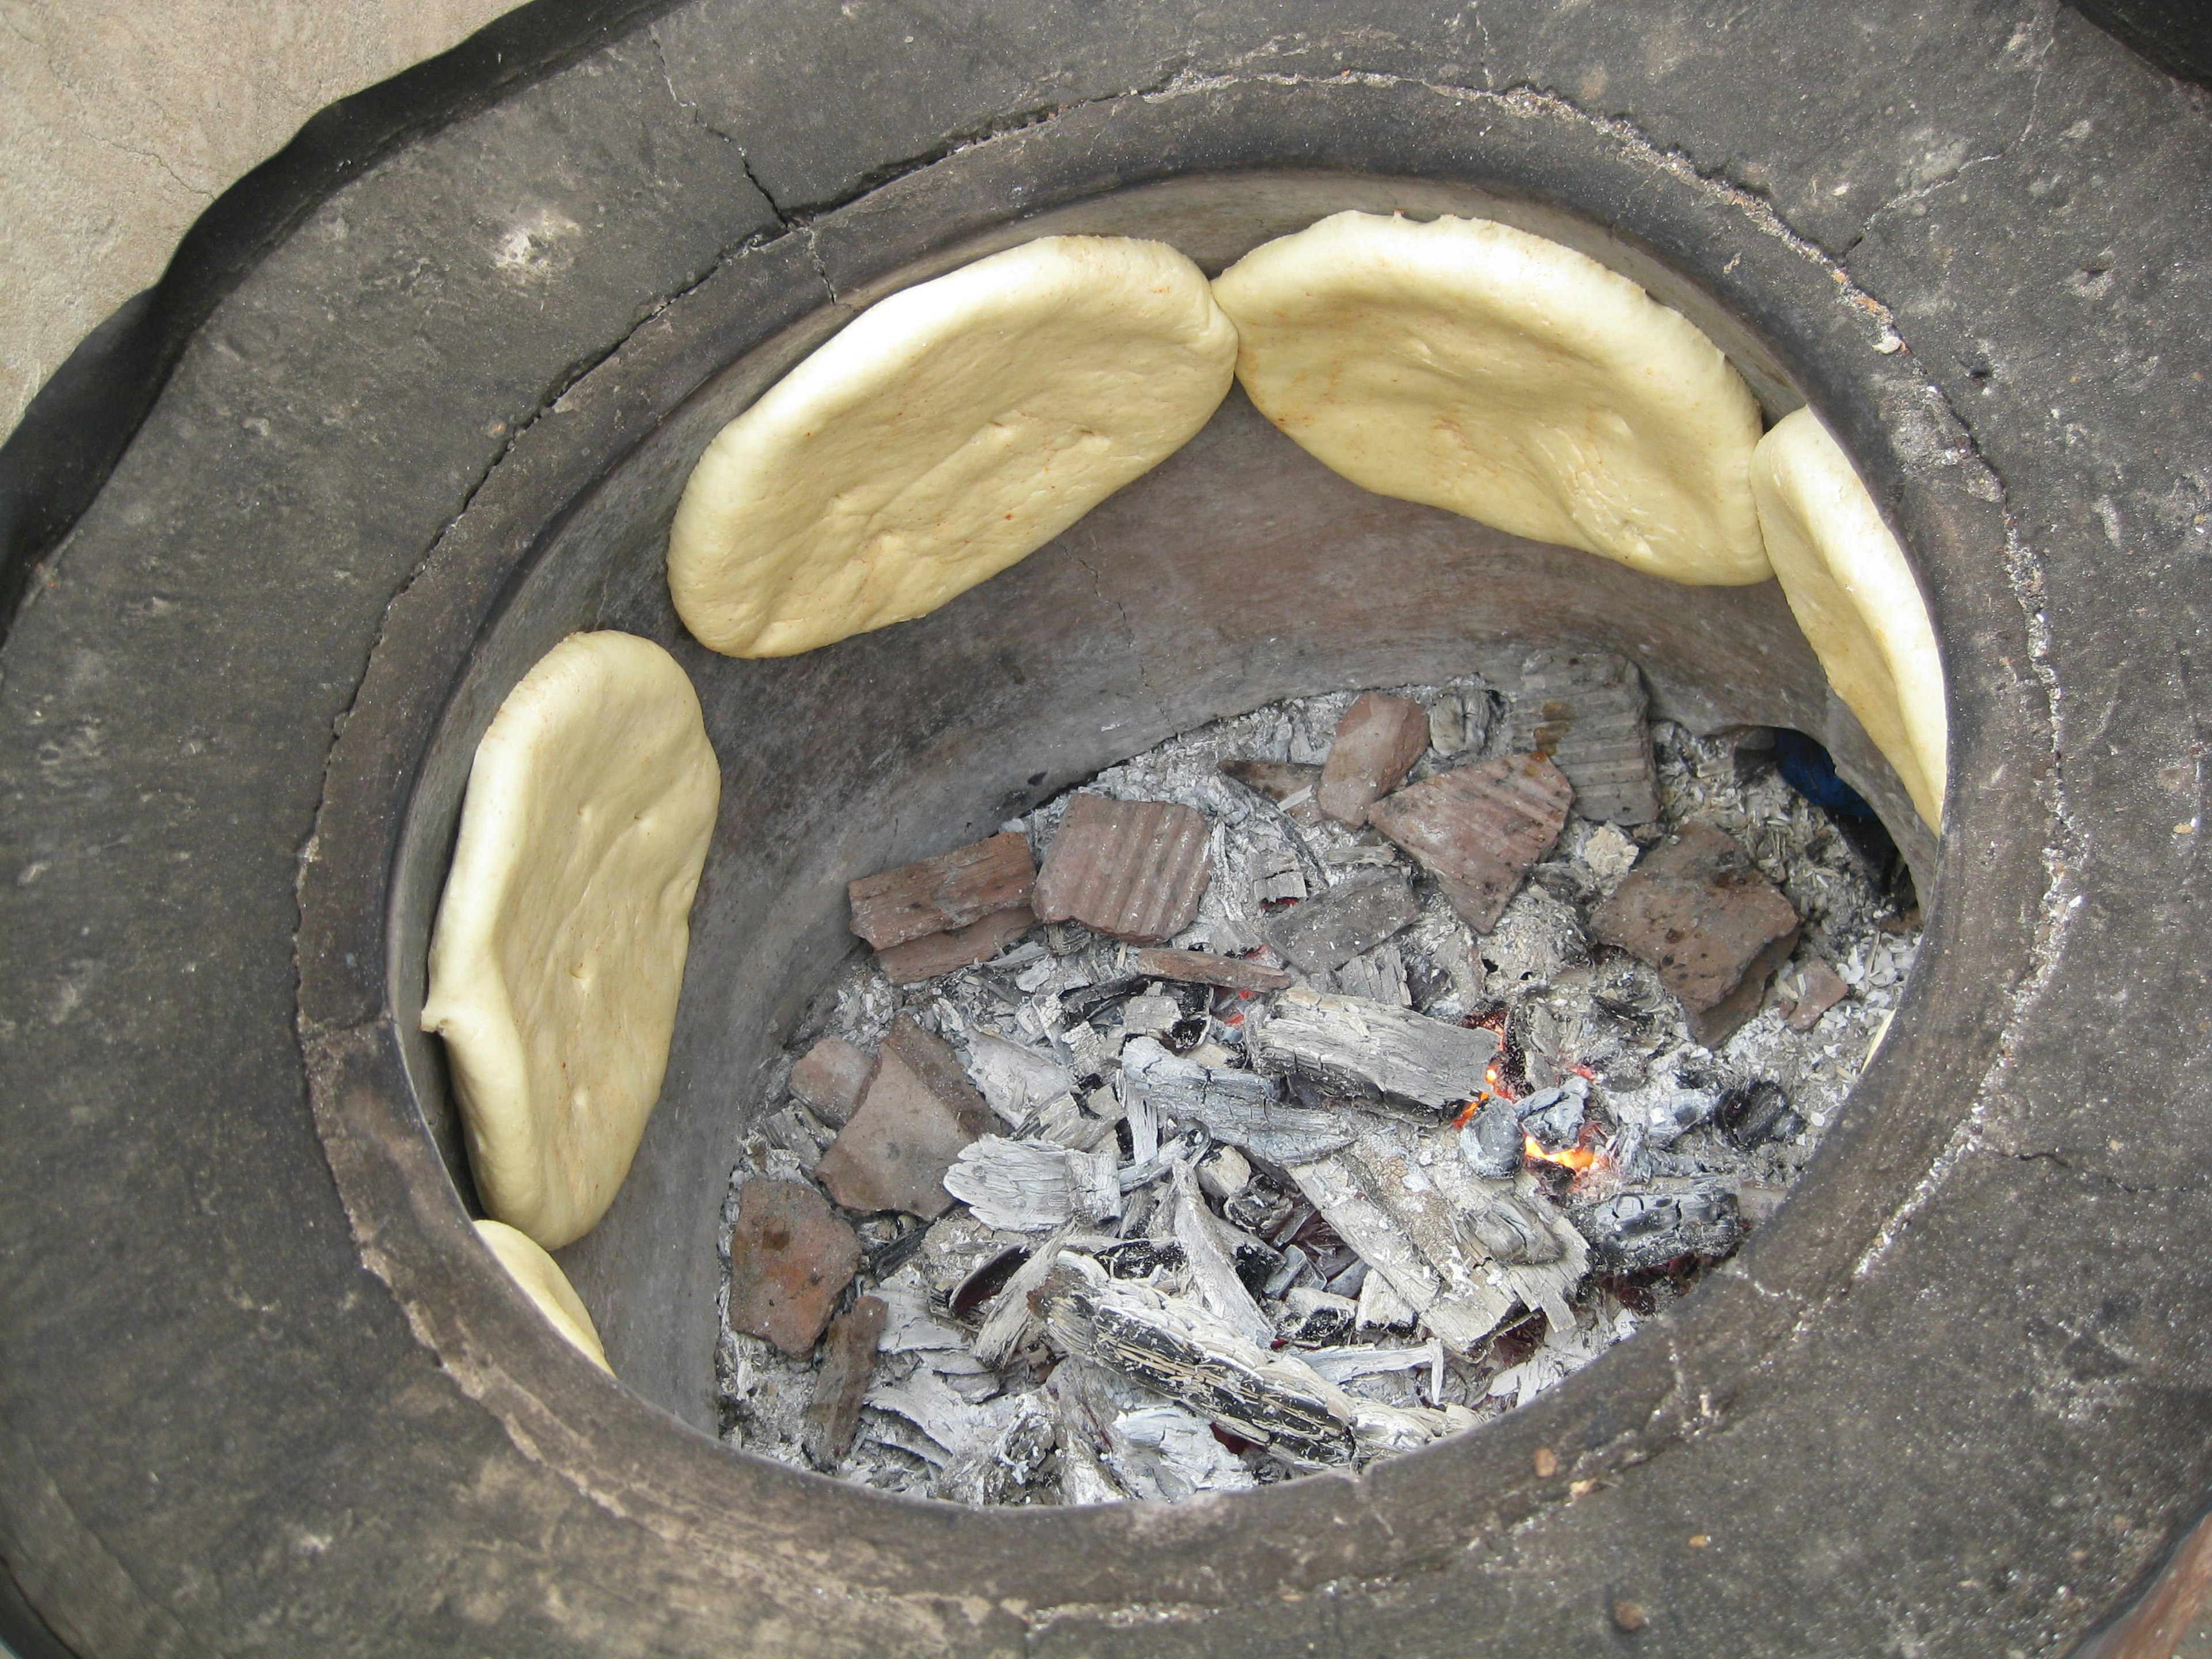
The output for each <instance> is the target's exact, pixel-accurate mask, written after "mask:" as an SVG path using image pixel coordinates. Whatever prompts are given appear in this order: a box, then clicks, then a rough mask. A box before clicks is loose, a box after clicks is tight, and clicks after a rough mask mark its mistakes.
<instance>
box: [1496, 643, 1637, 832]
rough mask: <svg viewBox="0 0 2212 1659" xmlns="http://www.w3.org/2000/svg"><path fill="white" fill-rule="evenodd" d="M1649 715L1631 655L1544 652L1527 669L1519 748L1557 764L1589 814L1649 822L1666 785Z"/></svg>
mask: <svg viewBox="0 0 2212 1659" xmlns="http://www.w3.org/2000/svg"><path fill="white" fill-rule="evenodd" d="M1645 712H1646V701H1645V697H1644V679H1643V677H1642V676H1641V675H1639V674H1638V672H1637V671H1636V665H1635V664H1634V663H1632V662H1630V661H1629V660H1628V659H1626V658H1625V657H1615V656H1612V655H1610V654H1608V653H1605V652H1602V651H1540V652H1538V653H1536V654H1535V655H1534V656H1532V657H1530V658H1529V659H1528V660H1527V661H1526V662H1524V663H1523V664H1522V670H1521V695H1520V696H1517V697H1516V698H1515V699H1514V700H1513V726H1512V732H1513V743H1512V746H1513V747H1514V748H1515V749H1517V750H1534V752H1535V753H1537V754H1539V755H1547V756H1549V757H1551V758H1552V760H1553V761H1554V762H1555V763H1558V766H1559V770H1560V771H1562V772H1564V773H1565V774H1566V775H1567V781H1568V782H1570V783H1571V784H1573V785H1574V787H1575V810H1576V811H1578V812H1580V813H1581V814H1582V815H1583V817H1586V818H1592V819H1596V820H1600V821H1602V822H1607V823H1650V822H1651V821H1652V820H1653V819H1654V818H1656V817H1658V816H1659V780H1658V775H1657V773H1656V771H1655V770H1654V769H1653V767H1652V763H1651V732H1650V727H1649V726H1648V725H1647V724H1646V720H1645Z"/></svg>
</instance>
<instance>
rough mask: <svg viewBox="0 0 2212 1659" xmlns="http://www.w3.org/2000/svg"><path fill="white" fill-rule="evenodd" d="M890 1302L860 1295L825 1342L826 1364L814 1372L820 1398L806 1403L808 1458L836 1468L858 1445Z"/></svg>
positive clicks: (833, 1325)
mask: <svg viewBox="0 0 2212 1659" xmlns="http://www.w3.org/2000/svg"><path fill="white" fill-rule="evenodd" d="M889 1318H890V1304H888V1303H886V1302H885V1301H884V1299H883V1298H882V1297H879V1296H864V1297H858V1298H856V1299H855V1300H854V1304H853V1305H852V1306H851V1307H849V1308H848V1309H847V1310H845V1311H844V1312H843V1313H841V1314H839V1315H838V1316H837V1317H836V1321H835V1322H832V1323H831V1325H830V1327H829V1338H828V1340H825V1341H824V1342H823V1345H822V1364H821V1365H820V1367H819V1368H818V1369H817V1370H816V1371H815V1373H814V1396H813V1398H812V1399H811V1400H810V1401H807V1405H806V1430H805V1439H804V1442H803V1443H804V1445H805V1449H806V1461H807V1462H810V1463H811V1464H813V1465H814V1467H815V1468H817V1469H834V1468H836V1467H837V1465H838V1464H840V1463H842V1462H844V1461H845V1454H846V1453H847V1452H848V1451H850V1450H852V1449H853V1431H854V1430H855V1429H857V1428H859V1427H860V1397H861V1396H862V1395H865V1394H866V1393H867V1391H868V1379H869V1378H870V1377H872V1376H874V1375H875V1370H876V1345H877V1344H878V1343H879V1342H881V1341H882V1340H883V1336H884V1322H885V1321H887V1320H888V1319H889Z"/></svg>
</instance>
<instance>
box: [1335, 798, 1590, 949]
mask: <svg viewBox="0 0 2212 1659" xmlns="http://www.w3.org/2000/svg"><path fill="white" fill-rule="evenodd" d="M1574 793H1575V791H1574V786H1573V785H1572V784H1571V783H1569V782H1568V781H1567V779H1566V775H1565V773H1563V772H1561V771H1560V770H1559V768H1558V767H1556V766H1554V765H1553V764H1552V763H1551V762H1550V761H1548V760H1546V759H1545V758H1544V757H1542V756H1541V755H1501V756H1499V757H1497V758H1496V759H1495V760H1486V761H1477V762H1476V763H1474V765H1472V766H1462V767H1460V768H1458V769H1455V770H1454V771H1450V772H1439V773H1437V775H1436V776H1434V777H1432V778H1425V779H1423V780H1422V781H1420V782H1419V783H1416V784H1413V785H1410V786H1408V787H1406V788H1403V789H1401V790H1400V791H1398V793H1396V794H1395V795H1391V796H1389V797H1387V798H1385V799H1382V800H1379V801H1376V803H1375V805H1373V806H1372V807H1370V809H1369V810H1368V821H1369V822H1370V823H1372V824H1373V825H1374V826H1375V827H1376V829H1380V830H1381V831H1382V832H1383V834H1384V835H1386V836H1389V838H1390V839H1391V840H1392V841H1395V842H1397V843H1398V845H1399V846H1401V847H1402V848H1405V849H1406V850H1407V852H1408V853H1410V854H1413V857H1414V858H1415V859H1416V860H1419V863H1420V865H1421V867H1422V868H1423V869H1425V870H1426V871H1428V872H1429V873H1430V874H1431V875H1433V876H1434V877H1436V878H1437V885H1438V886H1440V887H1442V888H1443V890H1444V896H1445V897H1446V898H1448V899H1449V900H1450V901H1451V906H1452V908H1453V909H1455V910H1456V911H1458V912H1459V914H1460V915H1461V916H1462V918H1464V919H1465V921H1466V922H1467V925H1468V927H1472V928H1474V931H1475V932H1476V933H1488V932H1490V930H1491V929H1492V928H1493V927H1497V926H1498V917H1499V915H1502V914H1503V913H1504V909H1505V906H1506V902H1507V901H1509V900H1510V899H1511V898H1512V896H1513V895H1514V894H1515V892H1516V891H1517V890H1519V889H1520V886H1521V883H1522V878H1524V877H1525V876H1527V875H1528V870H1529V866H1532V865H1534V863H1535V862H1536V860H1539V859H1541V858H1542V857H1543V856H1544V854H1547V853H1548V852H1550V851H1551V850H1552V845H1553V842H1556V841H1558V840H1559V831H1560V830H1561V829H1565V827H1566V823H1567V807H1568V805H1569V803H1571V801H1572V800H1573V799H1574Z"/></svg>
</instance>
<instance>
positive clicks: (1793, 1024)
mask: <svg viewBox="0 0 2212 1659" xmlns="http://www.w3.org/2000/svg"><path fill="white" fill-rule="evenodd" d="M1803 974H1804V981H1805V986H1804V988H1803V989H1802V991H1800V992H1798V994H1797V1000H1796V1004H1795V1005H1793V1006H1791V1008H1790V1016H1789V1024H1790V1030H1793V1031H1809V1030H1812V1029H1813V1028H1814V1026H1815V1025H1818V1024H1820V1016H1821V1015H1823V1014H1825V1013H1826V1012H1828V1010H1829V1009H1831V1008H1832V1007H1834V1006H1836V1005H1837V1004H1838V1003H1839V1002H1841V1001H1842V1000H1844V998H1845V997H1847V996H1849V995H1850V990H1851V987H1850V986H1848V985H1846V984H1844V979H1843V975H1840V974H1838V972H1837V971H1836V970H1835V969H1832V968H1831V967H1829V966H1828V964H1827V963H1826V960H1825V959H1824V958H1822V957H1814V958H1813V959H1812V960H1811V961H1809V962H1808V963H1806V964H1805V967H1804V970H1803Z"/></svg>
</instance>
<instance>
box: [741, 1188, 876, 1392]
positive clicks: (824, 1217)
mask: <svg viewBox="0 0 2212 1659" xmlns="http://www.w3.org/2000/svg"><path fill="white" fill-rule="evenodd" d="M859 1266H860V1240H859V1239H858V1238H857V1237H854V1233H853V1230H852V1229H851V1228H850V1227H848V1226H847V1225H845V1223H844V1221H843V1219H842V1218H841V1217H840V1216H839V1215H838V1214H837V1212H836V1211H834V1210H832V1209H831V1208H830V1207H829V1205H828V1204H826V1203H824V1202H823V1199H822V1194H819V1193H817V1192H816V1191H815V1190H814V1188H811V1187H809V1186H807V1185H806V1184H805V1182H798V1181H749V1182H746V1183H745V1184H744V1187H743V1188H740V1189H739V1190H738V1218H737V1223H736V1225H735V1226H734V1227H733V1228H732V1230H731V1233H730V1324H731V1327H732V1328H733V1329H736V1330H740V1331H746V1332H749V1333H750V1334H752V1335H754V1336H761V1337H766V1338H767V1339H768V1340H769V1341H771V1342H773V1343H775V1346H777V1347H779V1348H781V1349H782V1350H783V1351H784V1352H786V1353H787V1354H792V1355H794V1356H798V1355H804V1354H806V1353H809V1352H812V1351H813V1347H814V1339H815V1338H817V1336H820V1335H821V1334H822V1328H823V1326H824V1325H827V1324H828V1323H829V1310H831V1309H833V1308H835V1307H836V1305H837V1298H838V1297H841V1296H842V1295H844V1293H845V1287H846V1286H847V1285H849V1284H851V1283H852V1282H853V1273H854V1269H855V1268H857V1267H859Z"/></svg>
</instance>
